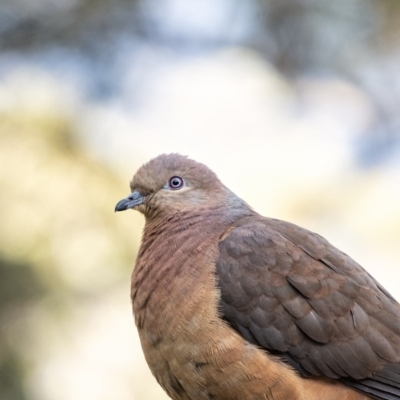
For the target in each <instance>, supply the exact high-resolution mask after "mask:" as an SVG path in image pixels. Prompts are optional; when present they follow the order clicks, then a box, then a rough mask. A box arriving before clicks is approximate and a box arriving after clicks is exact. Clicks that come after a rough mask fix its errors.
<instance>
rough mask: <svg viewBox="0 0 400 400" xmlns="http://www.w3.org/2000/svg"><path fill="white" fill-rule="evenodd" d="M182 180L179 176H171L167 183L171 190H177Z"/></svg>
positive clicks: (182, 182) (181, 185)
mask: <svg viewBox="0 0 400 400" xmlns="http://www.w3.org/2000/svg"><path fill="white" fill-rule="evenodd" d="M183 184H184V181H183V179H182V178H181V177H180V176H173V177H172V178H170V180H169V181H168V185H169V187H170V188H171V189H172V190H178V189H180V188H182V187H183Z"/></svg>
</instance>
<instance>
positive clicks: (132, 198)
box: [115, 191, 144, 211]
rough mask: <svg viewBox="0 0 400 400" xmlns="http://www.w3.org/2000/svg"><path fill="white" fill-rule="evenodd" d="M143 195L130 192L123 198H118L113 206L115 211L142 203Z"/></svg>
mask: <svg viewBox="0 0 400 400" xmlns="http://www.w3.org/2000/svg"><path fill="white" fill-rule="evenodd" d="M143 200H144V196H142V195H141V194H140V193H139V192H137V191H135V192H132V193H131V194H130V195H129V196H128V197H125V199H122V200H120V201H119V202H118V203H117V205H116V206H115V211H125V210H127V209H128V208H133V207H136V206H138V205H140V204H143Z"/></svg>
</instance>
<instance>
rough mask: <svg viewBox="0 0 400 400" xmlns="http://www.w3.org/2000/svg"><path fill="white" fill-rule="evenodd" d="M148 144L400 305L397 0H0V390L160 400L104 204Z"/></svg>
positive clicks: (129, 225) (129, 254)
mask: <svg viewBox="0 0 400 400" xmlns="http://www.w3.org/2000/svg"><path fill="white" fill-rule="evenodd" d="M164 152H179V153H181V154H186V155H189V156H190V157H191V158H194V159H196V160H198V161H201V162H203V163H206V164H207V165H209V166H210V167H211V168H212V169H213V170H214V171H215V172H217V174H218V175H219V177H220V178H221V179H222V181H223V182H224V183H225V184H226V185H227V186H229V187H230V188H231V189H232V190H233V191H234V192H236V193H237V194H238V195H240V196H241V197H242V198H244V199H245V200H246V201H247V202H248V203H249V204H251V205H252V206H253V207H254V208H255V209H256V210H257V211H259V212H260V213H262V214H264V215H268V216H273V217H276V218H280V219H285V220H290V221H292V222H294V223H297V224H300V225H302V226H305V227H307V228H309V229H311V230H314V231H317V232H318V233H320V234H322V235H323V236H325V237H327V238H328V240H330V241H331V242H332V243H333V244H335V245H336V246H338V247H339V248H340V249H342V250H343V251H345V252H347V253H348V254H350V255H351V256H352V257H353V258H355V259H356V260H357V261H358V262H359V263H361V264H362V265H363V266H364V267H365V268H366V269H368V271H370V272H371V274H372V275H373V276H375V277H376V278H377V279H378V280H379V281H380V282H381V283H382V284H383V285H384V286H385V287H386V288H387V289H388V290H389V291H390V292H392V294H393V295H394V296H395V297H397V298H398V299H400V288H399V282H400V268H399V267H400V265H399V261H398V259H399V256H400V235H399V232H400V189H399V187H400V2H399V1H398V0H393V1H391V0H353V1H348V0H336V1H329V0H279V1H274V0H259V1H257V0H249V1H246V2H244V1H239V0H220V1H215V0H164V1H155V0H136V1H135V0H113V1H111V0H2V1H1V3H0V187H1V196H0V204H1V207H0V397H1V399H2V400H70V399H74V400H115V399H117V400H147V399H152V400H153V399H160V400H163V399H164V400H165V399H167V397H166V395H165V394H164V393H163V392H162V390H161V389H160V388H159V387H158V385H157V384H156V382H155V380H154V379H153V377H152V376H151V373H150V372H149V371H148V368H147V366H146V364H145V361H144V358H143V355H142V352H141V349H140V344H139V340H138V337H137V334H136V329H135V327H134V322H133V318H132V315H131V307H130V299H129V289H130V287H129V286H130V285H129V280H130V273H131V270H132V266H133V263H134V259H135V255H136V251H137V248H138V244H139V241H140V234H141V230H142V227H143V222H144V221H143V218H142V217H141V216H140V215H138V214H137V213H121V214H117V215H116V214H114V212H113V211H114V205H115V203H116V202H117V201H118V200H119V199H121V198H123V197H125V196H126V195H127V194H128V193H129V186H128V182H129V180H130V178H131V176H132V174H133V173H134V171H135V170H136V169H137V168H138V167H139V166H140V165H141V164H142V163H143V162H145V161H147V160H148V159H149V158H151V157H154V156H157V155H158V154H160V153H164Z"/></svg>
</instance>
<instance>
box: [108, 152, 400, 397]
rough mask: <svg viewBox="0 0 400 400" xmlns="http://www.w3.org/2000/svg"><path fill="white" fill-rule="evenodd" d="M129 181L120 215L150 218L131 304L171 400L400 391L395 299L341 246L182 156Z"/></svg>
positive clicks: (164, 158) (158, 162) (156, 161)
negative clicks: (269, 212)
mask: <svg viewBox="0 0 400 400" xmlns="http://www.w3.org/2000/svg"><path fill="white" fill-rule="evenodd" d="M130 190H131V194H130V195H129V196H128V197H126V198H124V199H122V200H121V201H119V202H118V203H117V205H116V206H115V211H124V210H128V209H133V210H137V211H139V212H140V213H142V214H144V217H145V226H144V229H143V235H142V240H141V244H140V247H139V250H138V253H137V258H136V263H135V267H134V269H133V273H132V280H131V300H132V308H133V314H134V319H135V324H136V326H137V329H138V333H139V337H140V342H141V346H142V349H143V353H144V356H145V358H146V361H147V363H148V365H149V367H150V370H151V371H152V373H153V375H154V377H155V378H156V380H157V382H158V383H159V384H160V385H161V387H162V388H163V389H164V390H165V392H166V393H167V395H168V396H169V397H170V398H171V399H173V400H203V399H204V400H206V399H207V400H209V399H213V400H259V399H268V400H291V399H292V400H334V399H341V400H361V399H381V400H394V399H400V305H399V303H398V302H397V301H396V300H395V299H394V298H393V296H392V295H391V294H390V293H389V292H388V291H387V290H386V289H385V288H384V287H383V286H382V285H381V284H380V283H378V282H377V281H376V280H375V279H374V278H373V277H372V276H371V275H370V274H369V273H368V272H367V271H366V270H364V269H363V268H362V267H361V266H360V265H359V264H358V263H357V262H356V261H354V260H353V259H352V258H350V257H349V256H348V255H347V254H345V253H343V252H342V251H340V250H338V249H337V248H335V247H334V246H333V245H332V244H330V243H329V242H328V241H327V240H326V239H324V238H323V237H322V236H320V235H318V234H316V233H313V232H311V231H309V230H307V229H305V228H302V227H300V226H297V225H295V224H292V223H289V222H285V221H281V220H278V219H274V218H268V217H264V216H262V215H260V214H258V213H257V212H256V211H254V210H253V209H252V208H251V207H250V206H249V205H248V204H247V203H246V202H245V201H243V200H242V199H241V198H239V197H238V196H237V195H235V194H234V193H233V192H232V191H231V190H229V189H228V188H227V187H226V186H225V185H224V184H223V183H222V182H221V181H220V180H219V178H218V177H217V175H216V174H215V173H214V172H213V171H212V170H211V169H209V168H208V167H207V166H206V165H204V164H202V163H199V162H197V161H194V160H192V159H190V158H188V157H186V156H183V155H180V154H176V153H173V154H162V155H159V156H157V157H155V158H153V159H151V160H150V161H148V162H147V163H145V164H144V165H142V166H141V167H140V168H139V169H138V170H137V172H136V173H135V175H134V176H133V179H132V180H131V182H130Z"/></svg>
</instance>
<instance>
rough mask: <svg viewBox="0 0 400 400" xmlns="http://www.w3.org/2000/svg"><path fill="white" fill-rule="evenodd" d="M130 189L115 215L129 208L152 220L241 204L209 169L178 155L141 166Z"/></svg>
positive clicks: (117, 206)
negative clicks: (156, 217) (167, 215)
mask: <svg viewBox="0 0 400 400" xmlns="http://www.w3.org/2000/svg"><path fill="white" fill-rule="evenodd" d="M130 187H131V191H132V193H131V194H130V195H129V196H128V197H126V198H125V199H122V200H121V201H119V202H118V204H117V205H116V207H115V211H124V210H127V209H130V208H131V209H135V210H138V211H140V212H141V213H143V214H144V215H145V217H146V218H152V217H155V216H158V215H166V214H175V213H177V212H181V211H192V210H193V211H196V210H198V209H204V208H218V207H221V208H223V207H227V206H228V207H229V205H230V204H231V203H235V202H236V203H241V204H243V201H241V200H240V199H239V198H237V197H236V196H235V195H234V194H233V193H232V192H230V191H229V190H228V189H227V188H226V187H225V186H224V185H223V184H222V183H221V181H220V180H219V179H218V177H217V176H216V175H215V173H214V172H212V171H211V170H210V169H209V168H208V167H206V166H205V165H204V164H201V163H198V162H196V161H193V160H191V159H189V158H187V157H184V156H181V155H179V154H162V155H160V156H158V157H156V158H154V159H152V160H150V161H149V162H147V163H146V164H144V165H143V166H142V167H141V168H139V170H138V171H137V172H136V174H135V175H134V177H133V179H132V181H131V184H130ZM235 199H236V200H235Z"/></svg>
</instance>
